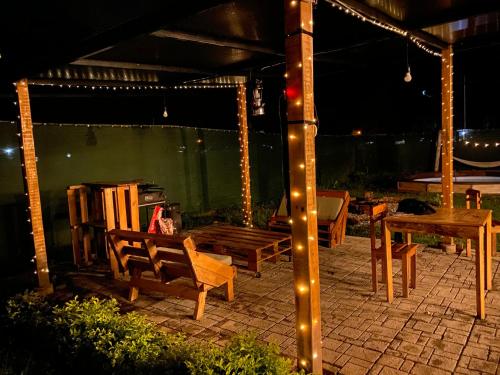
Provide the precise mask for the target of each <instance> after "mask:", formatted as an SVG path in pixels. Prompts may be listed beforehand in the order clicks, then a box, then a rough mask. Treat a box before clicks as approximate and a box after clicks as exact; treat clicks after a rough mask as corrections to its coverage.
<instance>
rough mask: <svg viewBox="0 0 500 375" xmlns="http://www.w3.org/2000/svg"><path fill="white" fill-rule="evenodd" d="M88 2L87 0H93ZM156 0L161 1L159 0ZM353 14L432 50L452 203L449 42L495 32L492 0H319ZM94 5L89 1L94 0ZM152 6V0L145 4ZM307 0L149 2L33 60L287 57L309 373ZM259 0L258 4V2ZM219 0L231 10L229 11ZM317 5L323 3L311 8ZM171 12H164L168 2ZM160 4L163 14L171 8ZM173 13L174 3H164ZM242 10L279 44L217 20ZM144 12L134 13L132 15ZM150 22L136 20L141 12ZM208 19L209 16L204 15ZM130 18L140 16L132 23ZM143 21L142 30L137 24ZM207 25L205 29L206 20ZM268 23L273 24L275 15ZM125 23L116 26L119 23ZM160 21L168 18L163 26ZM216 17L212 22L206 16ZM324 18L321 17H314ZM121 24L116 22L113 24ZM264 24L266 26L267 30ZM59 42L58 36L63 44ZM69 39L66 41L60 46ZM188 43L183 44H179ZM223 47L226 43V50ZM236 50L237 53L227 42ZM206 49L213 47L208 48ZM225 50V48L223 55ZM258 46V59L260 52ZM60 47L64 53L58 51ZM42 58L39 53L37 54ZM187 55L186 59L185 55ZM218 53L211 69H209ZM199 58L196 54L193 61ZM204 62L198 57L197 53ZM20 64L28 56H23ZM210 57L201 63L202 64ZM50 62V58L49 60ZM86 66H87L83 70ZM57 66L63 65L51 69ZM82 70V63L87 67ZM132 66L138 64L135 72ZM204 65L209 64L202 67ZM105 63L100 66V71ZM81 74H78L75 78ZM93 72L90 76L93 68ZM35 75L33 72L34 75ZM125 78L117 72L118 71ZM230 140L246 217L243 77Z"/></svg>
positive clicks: (33, 204) (315, 281)
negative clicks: (77, 42)
mask: <svg viewBox="0 0 500 375" xmlns="http://www.w3.org/2000/svg"><path fill="white" fill-rule="evenodd" d="M201 3H203V4H201ZM94 5H96V4H94ZM156 5H157V6H158V7H159V9H161V10H163V11H164V10H165V7H166V6H168V4H167V5H165V4H164V5H158V4H156ZM320 5H321V6H322V7H325V6H328V7H329V8H331V6H332V5H333V6H334V7H335V8H337V9H339V10H341V11H343V12H345V13H347V14H349V15H352V16H354V17H356V18H358V19H360V20H362V21H368V22H369V23H372V24H374V25H375V26H379V27H381V28H383V29H384V30H388V31H389V32H392V33H395V34H397V35H399V36H401V37H403V38H407V39H408V40H409V41H411V42H412V43H414V44H415V45H416V46H418V47H419V48H421V49H422V50H424V51H425V52H427V53H429V54H431V55H434V56H440V58H441V107H442V115H441V139H442V146H443V147H442V159H441V160H442V166H441V178H442V197H443V206H444V207H453V112H454V111H453V50H454V45H455V44H456V43H458V42H460V41H462V40H464V39H466V38H470V37H475V36H477V35H479V34H481V33H482V32H483V31H484V30H486V32H488V33H498V31H499V30H498V28H499V26H498V25H499V23H498V22H496V21H497V20H498V19H499V18H500V17H499V12H498V9H497V8H498V6H497V4H494V2H493V1H487V0H483V1H478V0H475V1H472V0H469V1H464V2H461V3H460V4H457V5H451V4H446V5H444V4H441V3H437V2H434V1H425V2H423V3H422V2H418V1H411V0H405V1H396V0H387V1H383V2H376V5H372V2H369V1H363V0H328V1H323V2H322V3H321V4H320ZM96 6H97V5H96ZM149 6H151V7H153V4H149ZM315 6H317V1H315V0H285V1H284V4H279V3H278V4H276V2H267V1H265V2H261V1H252V0H247V1H239V2H238V1H237V2H234V3H230V4H229V3H226V2H224V1H207V2H205V3H204V2H200V4H197V5H196V6H193V7H192V8H189V6H188V5H184V6H183V8H182V9H181V10H180V11H179V12H178V13H177V16H178V17H177V18H175V14H173V15H169V16H168V17H165V18H162V17H160V16H159V15H158V14H159V13H161V12H159V11H158V10H157V9H154V8H151V9H153V10H155V12H152V11H151V9H141V12H139V13H140V14H139V16H137V18H134V19H133V20H132V21H130V20H129V22H128V23H127V22H124V20H119V19H118V20H116V19H114V21H113V22H114V24H112V25H109V28H108V31H109V32H103V33H101V34H99V35H100V37H101V38H99V35H98V36H97V37H95V38H94V39H89V40H90V42H89V41H87V43H82V48H81V49H80V50H78V49H77V50H76V51H75V48H74V46H73V47H72V49H71V54H70V55H71V56H72V57H71V58H69V59H68V57H67V56H66V57H65V55H64V53H60V54H56V57H57V58H59V60H57V61H54V62H51V64H52V63H53V64H56V63H57V64H61V63H64V62H70V61H71V63H70V64H67V65H65V66H63V67H62V68H61V69H55V70H54V69H49V70H46V69H41V67H47V62H46V61H41V62H39V65H37V66H36V68H37V69H38V71H37V72H40V71H41V72H42V73H41V78H43V79H49V80H50V82H53V83H54V84H59V83H61V82H66V83H67V82H70V81H71V80H76V79H78V80H82V81H85V82H89V83H90V84H91V83H92V82H93V81H94V80H95V79H97V78H98V79H101V80H102V79H103V78H102V77H108V76H114V75H113V74H111V73H112V72H114V71H116V70H118V69H119V70H123V71H127V72H129V73H130V74H131V75H132V74H136V73H137V74H138V75H140V74H139V73H144V72H148V73H151V74H153V75H154V76H155V79H165V80H167V79H169V78H171V77H170V76H169V75H171V74H174V75H176V77H178V76H179V75H185V77H186V76H187V77H188V78H187V79H185V81H192V80H193V77H194V78H196V79H197V80H199V78H200V77H206V76H207V75H209V76H213V75H221V74H228V73H231V72H236V71H244V70H245V69H248V67H249V66H252V65H255V64H257V62H258V64H262V60H264V61H265V62H266V63H273V62H276V61H282V60H283V58H284V60H285V61H286V71H285V77H286V93H287V105H288V118H287V122H288V158H289V160H288V162H289V174H290V192H291V220H292V236H293V259H294V286H295V300H296V330H297V348H298V351H297V353H298V354H297V355H298V363H299V367H300V368H303V369H305V370H306V371H310V372H313V373H315V374H320V373H322V355H321V315H320V314H321V311H320V280H319V260H318V245H317V240H316V238H317V225H316V224H317V219H316V167H315V166H316V160H315V135H316V123H315V122H316V117H315V112H314V73H313V62H314V61H315V54H314V53H313V24H314V20H313V9H314V7H315ZM261 8H262V9H261ZM228 9H230V10H231V11H232V13H231V12H228ZM320 10H321V11H324V10H323V8H321V9H320ZM127 11H128V12H129V15H131V14H133V13H134V11H136V10H135V9H132V8H130V9H125V11H124V12H125V13H126V12H127ZM252 12H253V13H252ZM170 13H172V12H170ZM170 13H169V14H170ZM173 13H175V12H173ZM249 13H252V14H255V15H258V16H260V17H261V18H262V19H261V18H259V17H256V18H255V20H256V21H255V22H256V23H257V24H258V26H259V27H260V26H263V25H264V26H265V27H271V24H272V27H271V29H272V30H273V31H276V27H282V26H281V23H279V22H277V23H276V22H275V23H273V17H275V16H277V15H278V16H279V17H280V18H279V19H281V20H283V25H284V34H285V41H284V48H283V47H276V45H275V42H276V39H277V38H281V36H280V35H282V34H283V33H282V31H281V32H280V31H278V33H277V35H278V36H276V35H275V36H273V37H272V38H266V37H263V38H261V39H256V38H255V37H254V36H252V35H250V33H247V34H245V32H244V31H241V30H245V27H242V28H240V29H238V30H239V31H238V30H237V31H235V30H234V28H230V27H229V28H228V27H224V22H226V23H228V24H230V23H231V22H233V23H235V24H238V23H241V24H242V25H247V26H248V22H250V21H249V19H248V17H246V16H247V15H248V14H249ZM485 14H486V15H487V20H488V27H486V28H483V29H481V28H476V27H474V26H473V25H474V24H475V21H477V19H478V17H479V16H483V19H484V15H485ZM138 20H139V21H143V22H139V21H138ZM148 20H149V21H150V23H149V24H148V23H144V21H148ZM460 20H468V21H469V23H468V26H464V27H463V29H461V30H458V31H457V30H456V29H453V28H452V27H451V25H453V24H454V23H456V22H457V21H460ZM210 21H214V22H210ZM139 24H140V25H141V26H139ZM144 24H147V25H148V27H147V30H146V29H145V27H144V26H143V25H144ZM214 24H215V25H216V26H217V27H218V28H217V27H216V30H215V32H216V33H219V34H218V35H214V30H209V29H207V25H210V26H212V25H214ZM275 24H276V25H275ZM124 25H125V26H124ZM165 25H169V26H170V28H168V27H166V26H165ZM214 27H215V26H214ZM323 28H324V26H323ZM120 31H124V32H123V33H122V34H120V33H119V32H120ZM267 31H269V30H267ZM162 42H165V43H164V44H165V46H163V47H162V48H165V49H166V50H168V49H169V48H174V47H175V46H177V45H179V44H185V46H189V47H190V48H192V50H191V52H189V53H191V54H194V59H195V60H202V59H199V57H198V55H197V53H198V52H200V51H202V52H203V53H204V54H205V56H207V59H209V60H210V59H211V60H210V62H211V67H210V68H207V66H200V67H199V68H197V67H194V66H193V65H194V64H192V66H190V67H187V66H175V65H174V64H173V63H172V62H170V61H168V59H166V60H165V61H160V62H158V61H157V60H154V59H153V60H154V61H153V60H151V61H149V60H148V56H149V54H152V55H154V51H155V48H159V47H158V46H159V45H160V44H161V43H162ZM143 45H145V46H150V47H151V48H149V49H148V48H145V49H142V51H143V52H144V51H145V52H144V55H145V57H144V56H142V55H141V56H140V58H139V55H137V51H138V50H141V49H138V46H143ZM63 47H64V45H63ZM68 48H69V47H68ZM186 50H189V49H186ZM226 51H228V52H226ZM234 51H240V52H241V53H239V54H234V53H233V54H232V53H231V52H234ZM212 52H213V54H214V55H213V56H212V55H211V53H212ZM228 56H229V57H228ZM263 56H264V57H265V59H263ZM63 57H64V58H63ZM41 60H43V59H41ZM191 62H192V60H191ZM216 62H219V63H220V64H219V66H220V69H215V68H214V67H215V66H217V64H216ZM199 63H200V64H202V63H201V62H199ZM205 63H206V62H205ZM24 64H25V65H22V64H21V68H23V67H24V68H26V69H25V70H26V72H30V73H33V69H34V68H31V70H30V69H27V67H28V66H29V65H27V63H26V62H24ZM209 65H210V64H209ZM50 67H52V65H50ZM21 68H19V67H17V68H16V69H18V70H17V71H16V74H17V76H18V78H20V77H23V78H21V79H17V83H16V90H17V96H18V101H19V109H20V133H19V136H20V137H21V141H22V157H23V173H24V178H25V182H26V195H27V196H28V199H29V211H30V221H31V225H32V234H33V239H34V244H35V253H36V254H35V255H36V266H37V274H38V281H39V286H40V289H41V290H42V291H43V292H46V293H50V292H51V291H52V285H51V282H50V279H49V270H48V266H47V256H46V249H45V239H44V230H43V222H42V209H41V204H40V193H39V187H38V175H37V168H36V159H35V146H34V140H33V129H32V120H31V110H30V100H29V92H28V85H29V83H30V78H28V79H26V78H24V77H26V76H28V75H26V73H25V71H23V70H22V69H21ZM89 71H92V72H93V73H92V74H93V76H92V75H89V74H87V73H88V72H89ZM58 72H63V73H62V74H59V73H58ZM86 72H87V73H86ZM138 72H139V73H138ZM207 72H208V73H207ZM107 73H110V74H109V75H106V74H107ZM82 77H83V78H82ZM96 77H97V78H96ZM36 79H40V76H38V77H36ZM122 80H123V81H126V80H125V79H122ZM237 103H238V121H239V141H240V152H241V154H240V155H241V177H242V206H243V210H244V220H245V224H246V225H251V224H252V216H251V196H250V173H249V167H250V164H249V158H248V128H247V113H246V112H247V103H246V87H245V84H244V83H241V84H239V85H238V86H237Z"/></svg>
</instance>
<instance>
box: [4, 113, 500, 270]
mask: <svg viewBox="0 0 500 375" xmlns="http://www.w3.org/2000/svg"><path fill="white" fill-rule="evenodd" d="M16 131H17V130H16V126H15V125H14V124H11V123H8V122H3V123H2V122H0V262H2V264H9V271H11V272H16V270H17V268H16V267H17V266H19V267H20V268H22V267H26V264H27V262H29V260H30V258H31V256H32V254H33V249H32V247H33V245H32V239H31V237H30V235H29V232H30V227H29V223H28V222H27V212H26V199H25V196H24V193H23V184H22V175H21V167H20V160H19V148H18V137H17V136H16ZM34 134H35V144H36V150H37V155H38V157H39V161H38V175H39V181H40V191H41V197H42V207H43V215H44V226H45V231H46V240H47V248H48V251H49V256H50V255H51V252H55V251H58V250H60V249H63V248H65V247H68V246H69V244H70V236H69V229H68V226H69V223H68V213H67V201H66V191H65V189H66V187H67V186H68V185H73V184H79V183H81V182H92V181H125V180H131V179H142V180H144V182H150V183H156V184H158V185H160V186H162V187H164V188H165V192H166V195H167V200H168V201H169V202H179V203H180V204H181V210H182V211H184V212H203V211H206V210H209V209H214V208H223V207H228V206H231V205H239V204H240V201H241V186H240V166H239V163H240V156H239V145H238V133H237V131H236V130H231V131H228V130H206V129H205V130H204V129H195V128H182V127H168V128H161V127H159V126H155V127H143V128H141V127H138V126H134V127H120V126H118V125H115V126H113V127H111V126H109V125H103V126H95V125H94V126H90V127H87V126H67V125H63V126H58V125H35V127H34ZM497 135H498V132H497V133H495V136H494V137H493V138H492V135H484V136H483V138H484V139H485V140H489V141H491V140H493V139H494V138H495V137H496V136H497ZM474 139H475V138H474ZM496 139H498V138H497V137H496V138H495V140H496ZM403 141H404V142H403ZM490 143H491V142H490ZM8 147H10V148H13V153H12V154H11V155H7V154H6V153H5V149H6V148H8ZM249 147H250V164H251V169H250V172H251V187H252V201H253V203H254V204H255V205H257V204H260V203H265V202H270V201H273V202H277V201H278V200H279V198H280V196H281V195H282V192H283V182H282V169H281V158H282V148H281V139H280V136H279V135H277V134H264V133H261V132H250V139H249ZM465 147H466V146H464V145H462V144H457V145H456V149H457V154H459V153H460V155H461V154H464V156H467V158H470V159H473V160H481V158H483V159H484V160H493V159H494V158H495V157H494V155H493V154H494V153H495V151H497V148H494V147H489V148H484V147H478V148H474V149H472V148H471V147H472V146H470V145H469V146H467V147H468V148H465ZM434 150H435V138H434V136H433V135H429V134H427V135H423V134H418V135H417V134H413V135H401V136H373V137H370V136H363V137H352V136H318V138H317V141H316V153H317V157H316V159H317V160H316V161H317V174H318V179H317V182H318V185H319V186H321V187H326V188H335V187H337V186H348V187H355V186H357V187H359V186H360V185H361V186H362V185H363V184H365V186H366V183H367V182H372V183H374V184H376V185H377V186H379V187H382V188H384V187H390V188H395V183H394V181H395V179H396V177H397V176H398V175H400V174H402V173H411V172H417V171H420V172H422V171H430V170H431V169H432V168H433V165H434V155H435V151H434ZM467 150H469V151H467ZM467 152H468V153H467ZM68 153H70V154H71V157H69V158H68V157H67V156H66V155H67V154H68ZM483 154H484V155H483ZM457 167H458V166H457ZM143 217H144V216H143ZM142 224H145V223H142ZM69 254H70V252H68V255H69ZM28 264H29V263H28Z"/></svg>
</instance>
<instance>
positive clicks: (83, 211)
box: [78, 186, 92, 265]
mask: <svg viewBox="0 0 500 375" xmlns="http://www.w3.org/2000/svg"><path fill="white" fill-rule="evenodd" d="M78 192H79V197H80V218H81V221H82V224H87V223H88V221H89V211H88V202H87V188H86V187H85V186H80V187H79V188H78ZM82 239H83V260H84V262H85V264H86V265H87V264H90V263H91V259H90V258H91V254H90V252H91V246H92V245H91V238H90V228H89V227H88V225H85V226H82Z"/></svg>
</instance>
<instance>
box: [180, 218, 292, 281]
mask: <svg viewBox="0 0 500 375" xmlns="http://www.w3.org/2000/svg"><path fill="white" fill-rule="evenodd" d="M188 233H189V235H191V236H192V238H193V239H194V241H195V242H196V245H197V247H198V248H200V249H203V250H208V251H212V252H214V253H218V254H225V255H231V256H232V257H233V258H235V259H236V260H240V261H243V262H246V265H247V268H248V269H249V270H250V271H254V272H255V275H256V276H257V277H260V271H261V264H262V262H263V261H265V260H268V261H271V262H273V263H276V262H277V261H278V259H279V257H280V254H285V255H288V257H289V259H290V257H291V256H292V236H291V235H290V234H287V233H278V232H272V231H268V230H263V229H256V228H246V227H237V226H234V225H227V224H212V225H209V226H205V227H200V228H196V229H194V230H190V231H189V232H188Z"/></svg>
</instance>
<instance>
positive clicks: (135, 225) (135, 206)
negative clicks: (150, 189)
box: [128, 184, 141, 231]
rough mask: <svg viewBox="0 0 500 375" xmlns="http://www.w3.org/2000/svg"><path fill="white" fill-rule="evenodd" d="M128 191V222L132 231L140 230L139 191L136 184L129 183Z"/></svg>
mask: <svg viewBox="0 0 500 375" xmlns="http://www.w3.org/2000/svg"><path fill="white" fill-rule="evenodd" d="M128 186H129V188H128V191H129V194H130V198H129V199H130V224H131V228H132V230H134V231H140V230H141V225H140V222H139V193H138V190H137V184H129V185H128Z"/></svg>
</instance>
